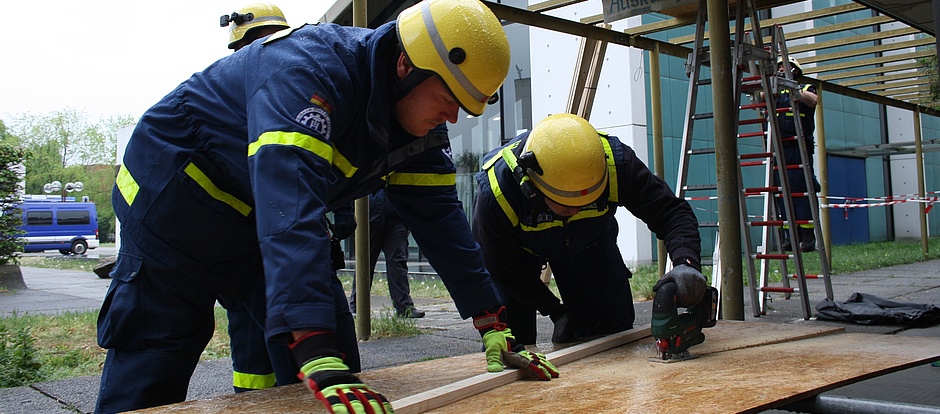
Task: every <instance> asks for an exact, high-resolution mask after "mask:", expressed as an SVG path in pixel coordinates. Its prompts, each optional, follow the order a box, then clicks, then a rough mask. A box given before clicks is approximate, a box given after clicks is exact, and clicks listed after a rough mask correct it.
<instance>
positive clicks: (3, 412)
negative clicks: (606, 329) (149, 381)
mask: <svg viewBox="0 0 940 414" xmlns="http://www.w3.org/2000/svg"><path fill="white" fill-rule="evenodd" d="M22 270H23V279H24V281H25V282H26V285H27V289H22V290H16V291H10V292H5V293H0V316H3V317H6V316H9V315H11V314H13V313H14V312H16V313H19V314H23V313H44V314H46V313H57V312H63V311H83V310H96V309H98V306H99V305H100V303H101V300H102V299H103V298H104V296H105V294H106V292H107V288H108V285H109V283H110V280H108V279H99V278H98V277H97V276H95V275H94V274H93V273H91V272H76V271H63V270H56V269H39V268H29V267H24V268H22ZM938 270H940V260H936V261H930V262H923V263H916V264H910V265H901V266H893V267H889V268H883V269H875V270H871V271H865V272H858V273H851V274H845V275H834V276H833V277H832V282H833V283H832V284H833V291H834V299H835V300H836V301H844V300H846V299H847V298H848V297H849V295H851V294H852V293H854V292H861V293H868V294H872V295H876V296H880V297H882V298H886V299H892V300H896V301H905V302H915V303H932V304H936V305H940V271H938ZM808 292H809V295H810V302H811V303H812V304H813V305H815V304H816V303H818V302H819V301H820V300H822V299H823V298H824V297H825V294H824V289H823V284H822V282H821V281H808ZM744 298H745V314H746V320H757V319H760V320H761V321H762V322H774V323H784V324H788V323H793V324H805V323H809V324H835V325H840V326H844V327H845V328H846V330H847V331H852V332H869V333H880V334H898V335H924V336H932V337H940V326H934V327H930V328H925V329H905V328H904V327H900V326H860V325H853V324H839V323H834V322H825V321H817V320H814V319H813V320H808V321H807V320H803V318H802V315H803V312H802V309H801V304H800V301H799V300H783V298H782V296H780V295H776V296H775V297H774V299H773V301H772V302H771V306H769V310H768V312H767V314H766V315H763V316H761V317H760V318H754V317H753V316H752V312H751V310H750V303H749V296H747V295H745V296H744ZM416 302H417V303H416V307H417V308H419V309H421V310H424V311H426V312H427V316H426V317H425V318H423V319H418V320H416V322H417V325H418V326H419V327H421V328H423V329H424V330H425V331H426V332H427V333H425V334H422V335H419V336H416V337H410V338H392V339H382V340H372V341H364V342H360V349H361V354H362V363H363V368H364V369H366V370H368V369H376V368H382V367H387V366H394V365H400V364H405V363H409V362H417V361H421V360H427V359H433V358H440V357H447V356H456V355H463V354H468V353H473V352H479V351H480V346H481V345H480V339H479V334H477V332H476V330H475V329H473V328H472V326H471V325H470V323H469V322H468V321H465V320H461V319H460V317H459V316H458V314H457V311H456V308H455V307H454V305H453V302H451V301H449V300H437V301H435V300H416ZM372 305H373V309H374V310H375V311H379V310H382V309H387V308H389V302H388V298H387V297H381V296H373V298H372ZM635 306H636V308H637V321H636V323H637V325H644V324H648V323H649V320H650V312H649V308H650V303H649V302H645V303H636V304H635ZM550 335H551V322H550V321H549V320H548V318H539V342H540V343H549V342H550ZM693 351H694V348H693ZM847 352H851V350H847ZM481 363H482V360H481ZM703 381H706V382H707V378H703ZM938 387H940V367H931V366H929V365H924V366H919V367H915V368H911V369H908V370H904V371H900V372H898V373H894V374H889V375H884V376H881V377H876V378H873V379H870V380H866V381H861V382H859V383H856V384H852V385H850V386H846V387H842V388H838V389H835V390H832V391H828V392H826V393H823V394H821V395H822V396H823V397H827V398H829V399H830V400H839V399H852V398H855V399H858V398H861V399H863V400H865V401H867V400H874V401H881V402H887V403H888V404H889V407H894V408H895V409H898V407H902V408H904V411H907V412H914V411H918V412H938V413H940V392H938V391H937V390H940V388H938ZM97 389H98V377H97V376H89V377H80V378H72V379H67V380H61V381H50V382H44V383H38V384H33V385H30V386H26V387H18V388H7V389H0V414H17V413H36V412H42V413H74V412H83V413H84V412H91V411H92V410H93V409H94V404H95V399H96V395H97ZM231 392H232V390H231V362H230V361H229V360H228V359H220V360H214V361H209V362H203V363H200V364H199V366H198V368H197V370H196V373H195V374H194V376H193V379H192V381H191V383H190V388H189V399H203V398H209V397H215V396H220V395H225V394H229V393H231ZM898 404H913V405H909V406H901V405H898ZM911 410H914V411H911ZM925 410H926V411H925ZM931 410H932V411H931ZM773 412H781V413H782V412H784V411H777V410H774V411H773ZM880 412H892V411H880Z"/></svg>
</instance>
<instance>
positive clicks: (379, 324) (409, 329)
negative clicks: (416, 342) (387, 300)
mask: <svg viewBox="0 0 940 414" xmlns="http://www.w3.org/2000/svg"><path fill="white" fill-rule="evenodd" d="M371 323H372V330H371V331H370V332H371V333H370V335H369V336H370V338H369V339H384V338H395V337H402V336H415V335H420V334H421V333H422V331H421V328H418V325H417V324H416V323H415V320H414V319H411V318H405V317H401V316H398V315H397V314H396V313H395V310H394V309H391V308H388V307H386V308H384V309H382V310H380V311H379V313H378V315H377V316H376V315H375V314H373V315H372V321H371Z"/></svg>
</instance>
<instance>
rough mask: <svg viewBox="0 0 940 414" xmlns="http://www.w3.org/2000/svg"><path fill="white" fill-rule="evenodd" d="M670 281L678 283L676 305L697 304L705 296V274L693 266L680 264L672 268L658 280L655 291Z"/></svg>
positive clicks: (685, 306)
mask: <svg viewBox="0 0 940 414" xmlns="http://www.w3.org/2000/svg"><path fill="white" fill-rule="evenodd" d="M669 282H674V283H675V284H676V306H679V307H680V308H687V307H689V306H692V305H695V304H697V303H699V302H701V300H702V298H703V297H705V288H706V286H707V285H706V283H705V276H704V275H702V273H701V272H699V271H698V270H696V269H695V268H694V267H692V266H689V265H686V264H680V265H677V266H676V267H674V268H672V270H670V271H669V273H666V274H665V275H663V277H662V278H660V279H659V282H656V285H655V286H653V291H654V292H655V291H656V290H657V289H659V287H660V286H662V285H664V284H666V283H669Z"/></svg>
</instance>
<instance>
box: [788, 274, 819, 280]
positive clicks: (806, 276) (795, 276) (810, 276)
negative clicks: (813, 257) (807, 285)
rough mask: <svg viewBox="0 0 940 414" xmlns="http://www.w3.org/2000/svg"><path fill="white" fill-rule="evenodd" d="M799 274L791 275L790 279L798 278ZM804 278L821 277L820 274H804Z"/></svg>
mask: <svg viewBox="0 0 940 414" xmlns="http://www.w3.org/2000/svg"><path fill="white" fill-rule="evenodd" d="M797 278H798V276H797V275H790V279H797ZM803 278H804V279H819V275H803Z"/></svg>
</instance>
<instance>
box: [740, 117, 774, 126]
mask: <svg viewBox="0 0 940 414" xmlns="http://www.w3.org/2000/svg"><path fill="white" fill-rule="evenodd" d="M764 122H767V121H766V120H765V119H764V118H751V119H743V120H738V125H753V124H763V123H764Z"/></svg>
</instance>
